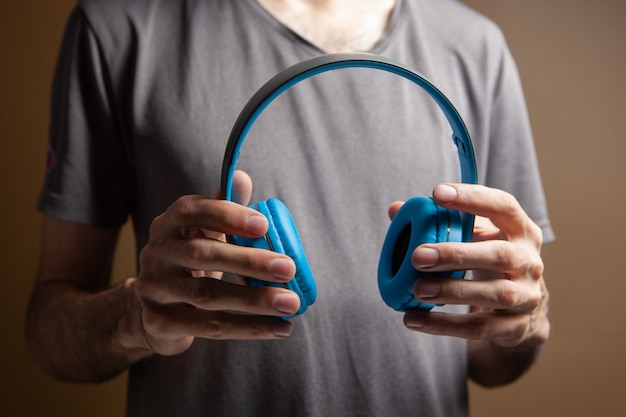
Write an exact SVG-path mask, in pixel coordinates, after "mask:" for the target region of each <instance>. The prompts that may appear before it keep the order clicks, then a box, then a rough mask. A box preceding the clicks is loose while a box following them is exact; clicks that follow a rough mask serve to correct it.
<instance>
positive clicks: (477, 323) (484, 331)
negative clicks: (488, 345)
mask: <svg viewBox="0 0 626 417" xmlns="http://www.w3.org/2000/svg"><path fill="white" fill-rule="evenodd" d="M490 328H491V326H490V325H489V320H488V319H487V318H486V317H485V316H483V315H477V316H476V317H474V318H472V320H471V323H470V326H469V335H468V338H469V339H472V340H485V339H489V336H490V334H491V331H490Z"/></svg>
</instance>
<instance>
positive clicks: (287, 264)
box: [270, 258, 295, 281]
mask: <svg viewBox="0 0 626 417" xmlns="http://www.w3.org/2000/svg"><path fill="white" fill-rule="evenodd" d="M270 273H271V274H272V275H273V276H274V277H275V278H278V279H281V280H285V281H288V280H290V279H291V278H293V276H294V274H295V265H294V263H293V261H292V260H291V259H286V258H276V259H274V260H273V261H272V263H271V264H270Z"/></svg>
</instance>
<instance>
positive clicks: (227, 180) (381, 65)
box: [221, 53, 478, 236]
mask: <svg viewBox="0 0 626 417" xmlns="http://www.w3.org/2000/svg"><path fill="white" fill-rule="evenodd" d="M340 68H373V69H377V70H383V71H387V72H390V73H393V74H396V75H399V76H401V77H404V78H406V79H408V80H410V81H413V82H414V83H415V84H417V85H418V86H420V87H422V89H424V90H425V91H426V92H427V93H428V94H429V95H430V96H431V97H432V98H433V99H434V100H435V102H436V103H437V104H438V105H439V107H440V108H441V110H442V111H443V113H444V114H445V116H446V119H447V120H448V123H449V124H450V127H451V128H452V140H453V142H454V144H455V145H456V147H457V151H458V155H459V161H460V164H461V181H462V182H464V183H470V184H476V183H477V180H478V176H477V173H476V161H475V157H474V147H473V146H472V141H471V139H470V136H469V133H468V131H467V127H466V126H465V123H464V122H463V119H462V118H461V116H460V115H459V113H458V112H457V110H456V109H455V108H454V106H453V105H452V103H451V102H450V100H448V98H447V97H446V96H445V95H444V94H443V93H442V92H441V91H439V89H438V88H437V87H435V86H434V85H433V84H432V83H431V82H430V81H428V80H427V79H426V78H424V77H423V76H422V75H420V74H418V73H417V72H415V71H412V70H410V69H409V68H407V67H405V66H403V65H401V64H398V63H396V62H394V61H392V60H390V59H388V58H384V57H381V56H378V55H373V54H367V53H340V54H327V55H321V56H318V57H315V58H311V59H308V60H306V61H302V62H300V63H297V64H295V65H293V66H291V67H289V68H287V69H285V70H284V71H282V72H280V73H278V74H277V75H275V76H274V77H273V78H272V79H270V80H269V81H268V82H267V83H265V84H264V85H263V86H262V87H261V88H260V89H259V90H258V91H257V92H256V93H255V94H254V95H253V96H252V98H250V100H249V101H248V103H247V104H246V105H245V107H244V108H243V110H242V111H241V113H240V114H239V117H238V118H237V120H236V122H235V124H234V126H233V129H232V131H231V133H230V137H229V138H228V143H227V145H226V151H225V153H224V162H223V164H222V178H221V190H222V198H223V199H225V200H231V199H232V185H233V184H232V183H233V175H234V172H235V167H236V164H237V159H238V158H239V153H240V151H241V146H242V145H243V142H244V140H245V138H246V135H247V134H248V131H249V130H250V128H251V127H252V125H253V124H254V122H255V121H256V119H257V118H258V117H259V116H260V114H261V113H262V112H263V110H265V108H266V107H267V106H268V105H269V104H270V103H271V102H272V101H273V100H274V99H275V98H276V97H278V96H279V95H280V94H282V93H283V92H284V91H286V90H287V89H289V88H290V87H292V86H293V85H295V84H297V83H299V82H300V81H303V80H306V79H307V78H309V77H312V76H314V75H317V74H320V73H323V72H327V71H331V70H335V69H340ZM472 218H473V217H472ZM472 228H473V221H463V235H464V236H471V233H472Z"/></svg>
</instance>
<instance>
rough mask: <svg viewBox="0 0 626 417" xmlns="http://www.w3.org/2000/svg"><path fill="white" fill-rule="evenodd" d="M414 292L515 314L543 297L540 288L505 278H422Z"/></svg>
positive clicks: (431, 298)
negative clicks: (477, 279) (473, 279)
mask: <svg viewBox="0 0 626 417" xmlns="http://www.w3.org/2000/svg"><path fill="white" fill-rule="evenodd" d="M413 292H414V295H415V297H416V298H417V299H419V300H421V301H424V302H428V303H435V304H437V303H439V304H457V305H473V306H481V307H482V308H486V309H490V310H507V311H509V312H515V313H528V312H532V311H534V310H535V309H536V308H537V307H538V306H539V305H540V304H541V301H542V299H543V295H542V293H541V289H540V287H538V286H529V285H523V284H520V283H517V282H515V281H511V280H509V279H505V278H500V279H492V280H489V281H472V280H459V279H445V278H432V279H428V278H422V279H419V280H418V281H417V282H416V283H415V285H414V287H413Z"/></svg>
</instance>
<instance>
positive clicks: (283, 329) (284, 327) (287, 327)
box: [274, 320, 292, 339]
mask: <svg viewBox="0 0 626 417" xmlns="http://www.w3.org/2000/svg"><path fill="white" fill-rule="evenodd" d="M291 328H292V327H291V323H289V322H288V321H286V320H285V321H283V322H282V323H281V324H280V325H279V326H277V327H275V328H274V336H275V337H278V338H281V339H282V338H285V337H289V336H291Z"/></svg>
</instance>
